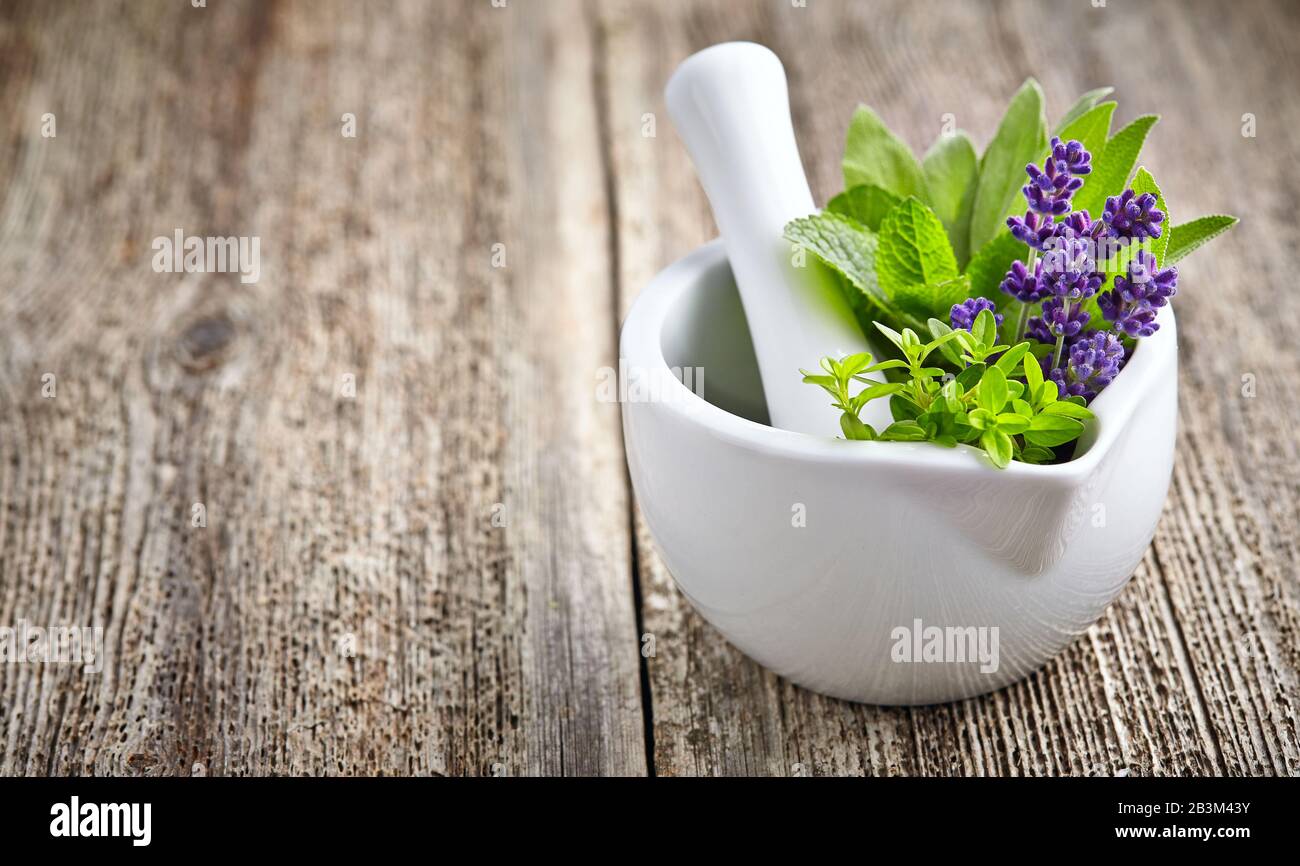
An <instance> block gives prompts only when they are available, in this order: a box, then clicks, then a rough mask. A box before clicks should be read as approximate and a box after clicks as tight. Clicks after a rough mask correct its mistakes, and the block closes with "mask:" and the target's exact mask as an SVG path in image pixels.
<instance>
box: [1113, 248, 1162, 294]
mask: <svg viewBox="0 0 1300 866" xmlns="http://www.w3.org/2000/svg"><path fill="white" fill-rule="evenodd" d="M1115 290H1116V291H1118V292H1119V293H1120V296H1121V297H1122V298H1123V299H1124V300H1125V301H1126V302H1128V303H1135V302H1137V301H1147V302H1148V303H1150V304H1151V306H1153V307H1163V306H1164V305H1165V304H1167V303H1169V299H1170V298H1172V297H1173V296H1174V295H1176V294H1178V269H1177V268H1165V269H1164V270H1163V271H1162V270H1160V269H1159V267H1158V266H1157V265H1156V257H1155V255H1153V254H1152V253H1150V252H1147V251H1146V250H1139V251H1138V254H1137V255H1136V256H1134V257H1133V260H1132V261H1130V262H1129V264H1128V276H1127V277H1124V276H1118V277H1116V278H1115Z"/></svg>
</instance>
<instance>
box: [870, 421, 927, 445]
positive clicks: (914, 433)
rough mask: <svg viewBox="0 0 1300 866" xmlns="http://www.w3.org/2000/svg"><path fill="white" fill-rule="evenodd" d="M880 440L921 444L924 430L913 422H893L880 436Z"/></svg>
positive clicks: (923, 438)
mask: <svg viewBox="0 0 1300 866" xmlns="http://www.w3.org/2000/svg"><path fill="white" fill-rule="evenodd" d="M880 438H881V439H885V440H888V441H890V442H923V441H925V438H926V436H925V430H924V429H922V427H921V425H920V424H917V423H916V422H915V421H895V422H894V423H893V424H890V425H889V426H888V427H886V428H885V430H884V432H882V433H881V434H880Z"/></svg>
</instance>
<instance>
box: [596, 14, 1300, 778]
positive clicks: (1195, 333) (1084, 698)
mask: <svg viewBox="0 0 1300 866" xmlns="http://www.w3.org/2000/svg"><path fill="white" fill-rule="evenodd" d="M905 7H907V4H906V3H894V4H889V3H875V4H851V3H832V2H824V3H810V4H808V5H807V6H806V7H804V8H799V7H797V6H794V5H793V4H791V5H790V6H789V8H787V7H786V4H771V3H759V2H754V3H731V4H709V3H697V4H678V5H675V6H674V7H673V8H671V9H653V8H647V7H645V6H644V5H643V4H633V3H623V4H609V5H604V4H603V5H602V6H601V12H602V22H603V32H604V33H605V40H604V45H603V49H604V53H605V55H606V58H607V60H606V61H605V62H606V64H607V65H608V67H609V69H610V70H611V71H610V74H609V86H608V89H607V93H606V94H605V99H606V102H607V104H608V106H609V109H608V113H609V116H610V118H611V121H610V127H611V134H610V147H611V153H612V159H613V163H614V166H615V175H616V177H617V179H618V182H617V184H616V190H615V192H616V197H617V202H618V208H617V210H618V214H619V223H618V231H619V250H620V252H619V261H620V265H621V267H620V275H619V277H620V279H619V282H620V288H621V294H622V297H623V299H624V300H623V305H624V308H626V306H627V304H629V303H630V301H631V300H632V298H634V297H635V294H636V292H637V290H638V289H639V288H640V287H641V286H642V285H644V284H645V282H646V281H647V280H648V278H649V277H650V276H651V275H652V274H653V273H654V272H655V271H656V270H657V269H658V268H659V267H661V266H663V265H664V264H666V263H668V262H669V261H671V260H672V259H674V258H676V257H677V256H679V255H681V254H682V253H684V252H685V251H687V250H689V249H690V248H691V247H693V246H695V245H697V244H698V243H700V242H702V241H704V240H706V239H707V238H708V237H709V236H710V235H711V234H712V232H713V228H712V225H711V222H710V221H709V219H708V217H707V215H706V214H707V205H706V203H705V201H704V199H703V196H702V195H701V194H700V193H699V192H698V191H697V190H696V189H695V187H694V178H693V175H692V174H691V171H690V167H689V163H688V161H687V159H686V156H685V154H684V152H683V151H682V149H681V147H680V144H679V142H678V141H677V140H676V139H675V137H674V136H672V135H671V133H669V132H667V131H666V126H667V122H666V116H665V115H664V114H663V107H662V97H661V95H660V91H661V89H662V86H663V83H664V81H665V80H666V78H667V76H668V74H669V73H670V72H671V71H672V68H673V67H674V65H675V64H676V63H677V62H678V61H680V60H681V59H682V58H683V57H685V56H686V55H687V54H689V53H690V52H691V51H693V50H696V49H698V48H701V47H703V46H705V45H708V44H711V43H713V42H717V41H723V40H727V39H736V38H746V39H755V40H757V41H760V42H764V43H765V44H768V45H770V46H771V47H772V48H773V49H774V50H776V51H777V52H778V54H780V55H781V56H782V58H783V60H784V61H785V63H786V66H787V71H788V72H789V74H790V78H791V94H792V103H793V110H794V114H795V122H796V129H797V132H798V134H799V137H800V142H801V150H802V153H803V156H804V161H805V165H806V166H807V168H808V171H809V176H810V179H811V182H812V185H813V188H814V195H815V197H816V198H817V199H818V200H819V201H824V200H825V199H826V198H827V197H828V196H829V195H831V194H833V193H834V192H835V191H837V190H838V189H839V185H840V183H841V181H840V177H839V167H838V159H839V155H840V151H841V147H842V136H843V128H844V124H845V123H846V119H847V117H848V116H849V113H850V111H851V110H852V107H853V105H854V104H855V103H856V102H858V101H868V102H870V103H871V104H872V105H873V106H874V107H876V108H877V110H878V111H880V112H881V113H882V114H883V115H884V116H885V117H886V118H887V120H888V121H889V122H890V123H891V124H892V125H893V126H894V128H895V129H897V130H899V131H900V133H901V134H902V135H903V137H904V138H905V139H907V140H908V142H909V143H910V144H911V145H912V146H913V147H914V148H915V149H916V150H917V151H918V152H920V151H922V150H923V149H924V148H925V147H927V146H928V145H929V143H930V141H931V140H932V139H933V137H934V136H935V134H937V133H938V131H939V128H940V125H941V123H942V122H943V120H944V115H945V114H949V113H951V114H952V115H954V117H955V120H956V122H957V124H958V125H959V126H961V127H963V128H966V129H968V130H969V131H970V132H971V133H972V134H973V135H974V137H975V138H976V140H977V141H978V142H981V143H982V142H986V141H987V140H988V138H989V137H990V136H991V134H992V132H993V130H994V128H995V127H996V124H997V121H998V118H999V116H1000V112H1001V110H1002V108H1003V106H1004V104H1005V100H1006V99H1007V98H1008V96H1009V95H1010V94H1011V92H1012V91H1013V90H1014V89H1015V87H1016V86H1018V84H1019V83H1020V81H1021V80H1022V79H1023V78H1024V77H1025V76H1027V75H1030V74H1033V75H1035V76H1037V77H1038V78H1039V79H1040V80H1041V81H1042V83H1043V85H1044V88H1045V90H1046V91H1047V95H1048V98H1049V104H1050V105H1051V106H1053V107H1054V108H1055V110H1056V111H1057V112H1059V111H1061V110H1063V109H1064V106H1066V105H1067V104H1068V103H1069V101H1071V100H1072V99H1073V98H1074V96H1075V95H1077V94H1078V93H1079V92H1082V91H1083V90H1085V89H1088V88H1090V87H1094V86H1098V85H1101V84H1113V85H1116V86H1117V87H1118V88H1119V93H1118V95H1119V97H1120V99H1121V109H1120V112H1119V116H1118V117H1117V121H1127V120H1128V119H1130V118H1131V117H1133V116H1135V115H1136V114H1139V113H1143V112H1147V111H1163V112H1164V114H1165V121H1164V123H1163V124H1162V125H1161V126H1160V127H1159V129H1158V132H1157V133H1156V135H1155V136H1154V137H1153V140H1152V142H1151V145H1150V148H1149V152H1148V154H1147V157H1146V159H1145V161H1146V163H1147V164H1148V165H1150V166H1151V167H1152V170H1153V171H1154V172H1155V173H1156V175H1157V176H1158V177H1159V178H1161V182H1162V184H1164V188H1165V191H1166V193H1167V195H1169V197H1170V198H1171V200H1172V201H1173V203H1174V206H1175V208H1176V209H1177V213H1176V214H1175V218H1176V219H1182V218H1186V217H1188V216H1191V215H1195V214H1200V213H1207V212H1216V211H1222V210H1227V211H1232V212H1237V213H1242V214H1244V215H1246V216H1247V220H1248V222H1247V227H1248V228H1247V230H1248V231H1249V232H1250V238H1251V239H1252V240H1251V241H1247V240H1246V239H1245V237H1244V236H1243V235H1244V233H1242V234H1239V235H1238V237H1236V238H1233V239H1230V240H1227V241H1221V242H1219V244H1218V245H1217V247H1216V248H1214V249H1213V251H1211V252H1203V253H1201V254H1199V255H1198V256H1197V257H1196V258H1194V259H1192V260H1190V261H1189V262H1187V263H1185V264H1184V266H1183V267H1182V272H1183V274H1184V286H1185V288H1184V291H1183V294H1182V296H1180V298H1179V314H1180V315H1179V318H1180V324H1181V325H1182V329H1181V330H1182V333H1183V350H1184V351H1183V370H1182V375H1183V388H1182V400H1183V402H1182V406H1183V410H1182V419H1181V422H1182V429H1181V433H1180V438H1179V458H1178V466H1177V468H1176V470H1175V478H1174V485H1173V489H1172V492H1171V496H1170V501H1169V506H1168V510H1167V513H1166V517H1165V518H1164V520H1163V521H1162V523H1161V526H1160V529H1159V531H1158V533H1157V536H1156V540H1155V543H1154V545H1153V547H1152V550H1151V551H1150V552H1149V553H1148V555H1147V557H1146V558H1145V560H1144V562H1143V563H1142V565H1141V566H1140V567H1139V569H1138V571H1137V573H1136V574H1135V576H1134V580H1133V583H1132V585H1131V586H1130V587H1129V588H1128V589H1127V590H1126V591H1125V593H1124V594H1123V595H1122V596H1121V597H1120V599H1119V600H1118V601H1117V602H1116V603H1115V605H1113V606H1112V608H1111V610H1110V611H1109V612H1108V613H1107V615H1106V616H1105V617H1104V618H1103V619H1102V621H1101V622H1100V623H1098V624H1097V625H1096V626H1095V627H1093V628H1092V629H1090V630H1089V632H1088V633H1087V635H1085V636H1083V637H1081V638H1080V639H1079V640H1078V641H1076V642H1075V643H1074V644H1072V645H1071V646H1070V647H1069V648H1067V650H1066V651H1065V652H1063V653H1062V654H1061V655H1060V656H1059V657H1058V658H1057V659H1055V660H1054V661H1053V662H1052V663H1051V664H1049V665H1048V666H1047V667H1046V668H1045V669H1044V670H1043V671H1041V672H1039V673H1038V674H1036V675H1035V676H1033V677H1031V678H1030V679H1029V680H1027V681H1026V682H1024V683H1021V684H1019V685H1017V686H1014V687H1012V688H1009V689H1005V690H1003V691H1002V692H999V693H996V694H993V695H989V696H986V697H984V698H981V699H976V700H971V701H965V702H962V703H960V704H954V705H950V706H943V707H930V708H920V709H915V710H910V711H904V710H891V709H879V708H867V707H854V706H850V705H847V704H842V703H840V702H835V701H829V700H826V699H823V698H820V697H817V696H814V695H811V694H809V693H807V692H804V691H802V690H800V689H797V688H794V687H792V686H790V685H788V684H786V683H784V682H783V681H781V680H779V679H777V678H775V677H774V676H772V675H771V674H770V673H767V672H765V671H762V670H761V669H759V668H758V667H757V666H756V665H755V664H754V663H752V662H750V661H748V660H746V659H744V658H743V657H742V656H741V655H740V654H739V653H738V652H736V651H735V650H734V649H733V648H731V647H730V646H728V645H726V643H725V641H723V640H722V639H721V638H720V637H719V636H718V635H717V634H716V633H715V632H713V631H712V630H711V629H710V628H709V627H708V626H707V625H706V624H704V623H703V622H702V621H701V620H700V619H699V617H698V616H696V615H695V614H694V613H693V612H692V611H691V610H690V609H689V607H688V606H687V605H686V603H685V602H684V600H682V599H681V597H680V596H679V595H678V594H677V593H676V591H675V589H674V588H673V586H672V582H671V578H670V577H669V576H668V575H667V574H666V572H665V570H664V568H663V565H662V563H661V562H660V561H659V560H658V558H657V555H656V553H655V551H654V546H653V542H651V540H650V539H649V537H648V535H647V534H646V532H645V530H644V528H643V527H640V526H639V527H638V535H637V559H638V563H639V573H640V579H641V594H642V598H643V606H642V610H643V617H644V622H645V628H646V629H647V630H648V631H651V632H653V633H655V634H656V635H657V637H658V640H657V642H656V648H657V654H656V657H655V658H653V659H650V660H648V667H647V670H648V673H649V679H650V683H651V700H652V708H653V715H654V722H655V724H654V735H655V743H654V745H655V763H656V769H657V770H658V772H661V773H664V774H715V773H735V772H750V773H771V774H788V773H792V772H795V770H794V769H793V765H794V764H795V763H796V762H804V763H803V766H802V767H801V768H800V769H802V770H808V771H811V772H816V773H827V774H830V773H864V772H865V773H885V772H891V773H897V772H902V773H926V774H970V775H984V774H997V775H1021V774H1024V775H1044V774H1065V773H1068V774H1106V775H1109V774H1113V773H1131V774H1134V775H1148V774H1223V773H1226V774H1259V773H1292V774H1294V773H1295V772H1296V761H1297V759H1298V758H1300V750H1298V749H1297V735H1296V723H1295V710H1294V707H1295V704H1296V701H1297V686H1296V672H1297V669H1298V668H1297V664H1296V656H1297V652H1298V651H1300V640H1298V639H1297V630H1296V617H1297V610H1298V609H1300V599H1298V593H1300V587H1297V585H1296V561H1297V558H1296V543H1295V539H1294V532H1293V531H1292V528H1293V527H1294V526H1295V524H1296V514H1295V511H1296V490H1297V489H1300V478H1297V468H1296V466H1297V464H1296V461H1295V459H1294V457H1295V447H1296V446H1295V436H1294V433H1293V432H1291V431H1292V430H1293V429H1294V427H1295V425H1296V423H1297V420H1298V419H1297V416H1298V415H1300V410H1297V403H1296V400H1295V390H1294V389H1295V384H1294V383H1295V381H1296V376H1295V374H1296V373H1297V372H1300V370H1297V366H1298V365H1297V356H1296V351H1295V344H1294V340H1291V339H1289V338H1288V337H1287V334H1289V333H1294V328H1295V324H1296V323H1295V318H1296V316H1297V315H1298V314H1300V305H1298V304H1297V302H1296V301H1295V299H1294V297H1293V296H1287V297H1285V298H1283V297H1279V296H1278V295H1277V293H1274V292H1267V296H1268V302H1267V303H1268V307H1267V312H1268V315H1258V314H1257V313H1256V312H1254V310H1255V309H1258V308H1257V307H1255V308H1252V300H1251V299H1252V298H1253V297H1258V296H1259V294H1260V287H1261V286H1278V285H1284V284H1285V283H1286V278H1285V277H1284V275H1283V273H1282V269H1283V268H1285V267H1286V266H1287V262H1289V258H1288V256H1287V254H1286V253H1285V250H1286V249H1288V248H1290V247H1294V246H1295V243H1296V228H1295V226H1294V223H1293V221H1291V220H1290V219H1289V217H1288V216H1287V214H1288V213H1289V206H1287V205H1284V204H1283V201H1287V200H1290V197H1288V195H1287V193H1288V192H1293V191H1294V190H1293V187H1294V185H1295V180H1294V178H1293V177H1290V176H1288V177H1286V178H1282V177H1278V176H1277V172H1276V165H1277V163H1276V162H1275V161H1274V159H1281V160H1283V161H1285V160H1286V159H1288V158H1291V157H1294V156H1295V155H1297V151H1298V150H1300V147H1298V146H1297V141H1296V135H1295V132H1294V130H1295V129H1296V128H1297V127H1296V121H1297V120H1300V118H1297V117H1296V116H1295V112H1296V109H1295V105H1294V101H1293V100H1292V101H1290V102H1289V103H1288V102H1287V101H1286V99H1285V97H1284V96H1283V93H1284V92H1285V90H1286V88H1279V87H1278V86H1277V85H1278V80H1277V79H1278V76H1279V75H1281V76H1282V77H1283V78H1285V79H1287V80H1288V81H1289V82H1291V83H1294V79H1295V77H1296V73H1295V72H1294V69H1295V66H1294V64H1289V63H1287V62H1286V61H1285V59H1284V58H1285V56H1286V53H1287V52H1288V51H1289V49H1288V48H1287V47H1286V46H1287V45H1288V44H1290V43H1291V42H1294V37H1295V35H1296V34H1297V32H1298V28H1297V14H1296V12H1295V10H1294V9H1286V8H1282V6H1281V5H1280V4H1276V3H1268V2H1256V3H1245V4H1241V6H1240V7H1239V8H1236V9H1235V10H1234V14H1233V15H1232V16H1231V23H1228V21H1227V19H1226V18H1225V17H1224V16H1222V15H1221V14H1219V12H1218V10H1217V8H1216V7H1214V6H1213V5H1212V4H1209V3H1195V4H1181V5H1175V4H1156V3H1152V4H1141V5H1140V6H1136V5H1133V4H1119V3H1113V4H1110V5H1109V7H1107V8H1101V9H1094V8H1092V7H1090V6H1089V5H1088V4H1079V5H1077V6H1074V5H1071V6H1069V7H1058V6H1052V7H1051V8H1048V7H1046V6H1045V5H1044V4H1034V3H1028V2H1021V3H1014V4H1007V3H1002V4H986V3H976V2H970V3H950V4H945V8H944V14H943V15H942V16H937V15H936V16H930V15H918V14H916V13H915V9H914V8H910V9H909V8H905ZM1058 32H1069V33H1071V34H1074V35H1073V37H1072V40H1071V45H1072V47H1073V46H1075V45H1084V46H1086V47H1085V48H1083V49H1081V50H1072V49H1063V48H1062V47H1061V46H1060V45H1059V44H1058V43H1056V42H1051V41H1048V40H1047V35H1048V34H1052V33H1058ZM1283 69H1285V70H1288V71H1286V72H1283V71H1282V70H1283ZM1215 70H1218V71H1215ZM1225 70H1231V72H1230V73H1228V72H1225ZM643 111H651V112H655V113H656V114H657V116H658V117H659V118H660V120H661V123H660V128H659V135H658V136H657V137H656V138H654V139H650V140H644V139H642V138H640V137H639V135H638V131H637V128H636V125H635V124H636V119H635V117H629V116H627V115H628V114H629V113H630V112H635V115H636V116H637V117H639V115H640V113H641V112H643ZM1245 112H1254V113H1256V114H1257V115H1258V117H1259V118H1260V120H1259V123H1260V127H1261V132H1260V137H1259V138H1258V139H1249V138H1243V137H1242V135H1241V122H1242V114H1243V113H1245ZM1265 129H1267V131H1266V132H1265V131H1263V130H1265ZM1265 149H1267V153H1269V154H1270V156H1269V158H1267V159H1265V158H1263V157H1262V156H1261V154H1262V153H1264V152H1265ZM684 178H685V180H683V179H684ZM1257 237H1258V238H1259V240H1258V241H1255V240H1254V239H1255V238H1257ZM1261 251H1262V253H1263V254H1262V255H1261ZM1247 373H1252V374H1253V375H1254V376H1255V379H1256V381H1257V383H1258V388H1259V390H1258V393H1259V396H1258V397H1255V398H1253V399H1251V398H1243V397H1242V396H1241V387H1242V381H1241V377H1242V376H1243V375H1245V374H1247Z"/></svg>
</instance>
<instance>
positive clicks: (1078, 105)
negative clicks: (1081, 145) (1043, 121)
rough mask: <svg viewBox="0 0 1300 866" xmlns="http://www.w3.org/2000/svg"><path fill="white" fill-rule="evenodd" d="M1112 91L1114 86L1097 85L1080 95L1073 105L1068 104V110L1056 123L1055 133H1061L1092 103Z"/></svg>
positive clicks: (1091, 105)
mask: <svg viewBox="0 0 1300 866" xmlns="http://www.w3.org/2000/svg"><path fill="white" fill-rule="evenodd" d="M1114 92H1115V88H1113V87H1098V88H1097V89H1096V90H1089V91H1088V92H1087V93H1085V94H1084V95H1083V96H1080V97H1079V99H1078V101H1077V102H1075V103H1074V105H1071V106H1070V110H1069V111H1067V112H1065V114H1064V115H1062V117H1061V119H1060V121H1059V122H1058V123H1057V124H1056V134H1057V135H1061V131H1062V130H1064V129H1065V128H1066V127H1068V126H1069V125H1070V124H1072V123H1074V121H1076V120H1078V119H1079V118H1080V117H1082V116H1083V115H1084V114H1085V113H1086V112H1087V111H1088V110H1089V109H1091V108H1092V107H1093V106H1094V105H1096V104H1097V103H1098V102H1100V101H1101V100H1103V99H1105V98H1106V97H1107V96H1110V95H1111V94H1112V93H1114ZM1061 137H1062V138H1064V137H1065V136H1063V135H1062V136H1061Z"/></svg>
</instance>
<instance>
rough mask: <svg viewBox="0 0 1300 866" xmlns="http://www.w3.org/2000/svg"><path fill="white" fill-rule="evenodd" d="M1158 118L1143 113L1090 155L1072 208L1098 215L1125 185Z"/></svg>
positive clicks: (1099, 217)
mask: <svg viewBox="0 0 1300 866" xmlns="http://www.w3.org/2000/svg"><path fill="white" fill-rule="evenodd" d="M1159 119H1160V118H1159V117H1157V116H1156V115H1154V114H1144V115H1143V116H1141V117H1139V118H1138V119H1137V120H1134V121H1133V122H1132V123H1130V124H1129V125H1128V126H1126V127H1124V128H1123V129H1121V130H1120V131H1119V132H1117V133H1115V135H1114V136H1112V137H1111V139H1110V140H1109V141H1107V142H1106V146H1105V147H1104V148H1103V149H1102V152H1101V153H1100V154H1097V153H1094V154H1093V155H1092V173H1091V174H1089V175H1088V176H1087V177H1085V178H1084V180H1083V188H1082V189H1080V190H1079V191H1078V192H1077V193H1075V194H1074V209H1075V210H1086V211H1087V212H1088V214H1089V215H1090V216H1092V218H1093V219H1094V220H1099V219H1101V212H1102V209H1103V208H1104V207H1105V204H1106V199H1107V198H1108V197H1110V196H1113V195H1119V194H1120V193H1122V192H1123V191H1124V188H1125V187H1127V186H1128V179H1129V175H1131V174H1132V173H1133V167H1134V166H1135V165H1137V160H1138V154H1139V153H1140V152H1141V151H1142V144H1143V142H1145V141H1146V138H1147V133H1149V132H1150V131H1151V127H1153V126H1155V125H1156V121H1157V120H1159Z"/></svg>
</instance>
